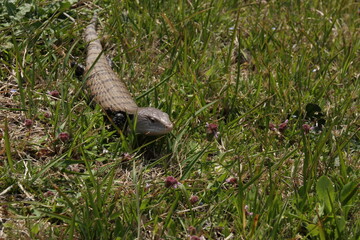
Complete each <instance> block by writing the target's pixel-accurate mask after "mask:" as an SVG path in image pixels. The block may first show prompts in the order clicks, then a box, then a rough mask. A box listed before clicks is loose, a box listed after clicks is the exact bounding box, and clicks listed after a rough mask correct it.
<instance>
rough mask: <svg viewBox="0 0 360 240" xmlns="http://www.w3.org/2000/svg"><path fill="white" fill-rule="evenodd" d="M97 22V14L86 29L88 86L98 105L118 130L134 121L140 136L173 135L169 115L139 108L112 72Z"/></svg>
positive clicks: (151, 108) (155, 110) (146, 108)
mask: <svg viewBox="0 0 360 240" xmlns="http://www.w3.org/2000/svg"><path fill="white" fill-rule="evenodd" d="M97 20H98V19H97V15H96V14H94V16H93V18H92V19H91V21H90V24H89V25H88V26H87V27H86V29H85V42H86V43H87V56H86V67H85V72H86V73H87V74H86V76H87V80H86V86H87V88H88V89H89V90H90V94H91V95H92V97H93V99H94V101H95V102H96V103H97V104H99V105H100V106H101V108H102V109H103V110H104V111H105V112H106V113H107V115H108V116H109V117H110V119H111V120H112V121H113V122H114V123H115V124H116V125H117V126H118V127H123V126H124V123H125V122H126V120H128V119H131V120H133V121H134V124H135V132H136V133H139V134H144V135H150V136H154V135H163V134H166V133H169V132H170V131H171V130H172V129H173V123H172V122H171V121H170V118H169V115H168V114H167V113H165V112H163V111H161V110H159V109H157V108H153V107H138V106H137V104H136V103H135V101H134V99H133V98H132V96H131V94H130V92H129V90H128V89H127V87H126V85H125V83H124V82H123V81H122V80H120V78H119V77H118V76H117V74H116V73H115V72H114V71H113V70H112V68H111V66H110V65H109V63H108V61H107V59H106V57H105V56H104V54H103V48H102V45H101V42H100V40H99V37H98V34H97V32H96V23H97Z"/></svg>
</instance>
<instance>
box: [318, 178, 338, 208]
mask: <svg viewBox="0 0 360 240" xmlns="http://www.w3.org/2000/svg"><path fill="white" fill-rule="evenodd" d="M316 192H317V195H318V197H319V199H320V201H322V202H323V203H324V204H325V209H326V210H327V211H328V212H332V204H333V203H334V200H335V190H334V186H333V183H332V182H331V180H330V179H329V178H328V177H327V176H322V177H320V178H319V180H318V182H317V184H316Z"/></svg>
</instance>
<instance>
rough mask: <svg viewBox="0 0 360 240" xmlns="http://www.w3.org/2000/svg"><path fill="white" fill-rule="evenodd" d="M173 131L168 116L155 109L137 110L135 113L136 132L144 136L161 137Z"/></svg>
mask: <svg viewBox="0 0 360 240" xmlns="http://www.w3.org/2000/svg"><path fill="white" fill-rule="evenodd" d="M172 129H173V124H172V122H171V121H170V118H169V115H168V114H167V113H164V112H162V111H160V110H159V109H157V108H152V107H144V108H139V109H138V112H137V123H136V132H137V133H140V134H144V135H149V136H155V135H163V134H166V133H168V132H170V131H171V130H172Z"/></svg>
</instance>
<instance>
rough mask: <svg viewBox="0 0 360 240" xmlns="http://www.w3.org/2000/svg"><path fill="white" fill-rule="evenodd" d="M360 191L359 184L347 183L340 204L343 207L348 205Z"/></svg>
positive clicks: (341, 194) (342, 190)
mask: <svg viewBox="0 0 360 240" xmlns="http://www.w3.org/2000/svg"><path fill="white" fill-rule="evenodd" d="M357 189H358V184H357V183H356V182H349V183H347V184H346V185H345V186H344V187H343V188H342V189H341V192H340V202H341V205H343V206H344V205H346V204H347V203H348V202H349V201H350V200H351V199H352V198H353V197H354V195H355V193H356V192H357Z"/></svg>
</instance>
